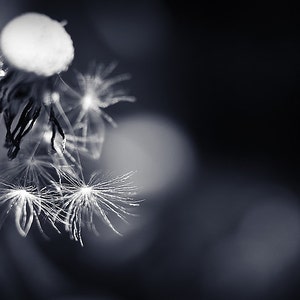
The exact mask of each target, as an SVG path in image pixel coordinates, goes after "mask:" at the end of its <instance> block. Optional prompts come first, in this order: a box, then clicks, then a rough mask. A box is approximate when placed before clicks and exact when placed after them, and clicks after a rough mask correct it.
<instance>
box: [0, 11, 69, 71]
mask: <svg viewBox="0 0 300 300" xmlns="http://www.w3.org/2000/svg"><path fill="white" fill-rule="evenodd" d="M0 47H1V50H2V53H3V56H4V58H5V60H6V61H7V62H8V63H9V64H10V65H11V66H13V67H14V68H17V69H20V70H23V71H25V72H30V73H31V72H32V73H34V74H36V75H38V76H46V77H48V76H52V75H54V74H56V73H60V72H62V71H65V70H67V68H68V66H69V65H70V63H71V62H72V60H73V58H74V48H73V42H72V40H71V37H70V36H69V34H68V33H67V32H66V30H65V28H64V27H63V26H62V24H61V23H59V22H58V21H55V20H52V19H51V18H49V17H48V16H46V15H43V14H38V13H25V14H23V15H21V16H18V17H16V18H14V19H13V20H11V21H10V22H9V23H8V24H7V25H6V26H5V27H4V28H3V30H2V33H1V38H0Z"/></svg>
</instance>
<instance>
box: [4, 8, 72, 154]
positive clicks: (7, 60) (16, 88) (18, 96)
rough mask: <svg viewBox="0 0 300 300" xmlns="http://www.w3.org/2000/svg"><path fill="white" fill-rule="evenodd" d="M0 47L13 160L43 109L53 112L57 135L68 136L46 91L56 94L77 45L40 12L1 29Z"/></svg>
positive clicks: (54, 22)
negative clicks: (61, 73)
mask: <svg viewBox="0 0 300 300" xmlns="http://www.w3.org/2000/svg"><path fill="white" fill-rule="evenodd" d="M0 47H1V52H2V54H3V60H4V65H5V66H6V65H7V71H6V72H5V74H4V76H3V77H2V79H1V81H0V113H3V117H4V122H5V126H6V130H7V133H6V142H5V146H6V147H7V148H8V157H9V158H10V159H13V158H15V157H16V156H17V154H18V152H19V150H20V144H21V140H22V139H23V137H24V136H25V135H26V134H27V133H28V132H30V130H31V129H32V127H33V125H34V124H35V122H36V121H37V119H38V118H39V116H40V114H41V110H42V108H44V110H45V111H47V113H48V115H49V121H50V123H51V124H52V131H53V136H55V133H56V131H58V132H59V134H60V135H62V136H64V133H63V130H62V127H61V126H60V124H59V122H58V118H57V116H56V112H55V110H54V108H53V105H52V102H50V103H49V102H47V101H45V94H46V93H49V92H50V94H51V95H52V94H53V93H52V91H54V90H55V81H56V80H57V76H56V75H57V74H59V73H60V72H63V71H65V70H67V68H68V66H69V65H70V63H71V62H72V60H73V57H74V48H73V43H72V40H71V38H70V36H69V35H68V33H67V32H66V31H65V29H64V27H63V26H62V24H61V23H59V22H57V21H55V20H52V19H50V18H49V17H47V16H45V15H42V14H38V13H26V14H23V15H21V16H19V17H16V18H15V19H13V20H12V21H10V22H9V23H8V24H7V25H6V26H5V27H4V28H3V30H2V32H1V38H0ZM2 70H3V69H2ZM2 74H3V72H2ZM13 126H14V128H13Z"/></svg>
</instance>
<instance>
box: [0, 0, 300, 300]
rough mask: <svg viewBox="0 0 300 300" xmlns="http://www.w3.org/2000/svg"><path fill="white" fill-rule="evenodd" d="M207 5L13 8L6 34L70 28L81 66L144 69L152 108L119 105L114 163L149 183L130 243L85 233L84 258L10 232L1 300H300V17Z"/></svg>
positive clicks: (251, 6) (142, 81)
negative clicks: (40, 21) (20, 20)
mask: <svg viewBox="0 0 300 300" xmlns="http://www.w3.org/2000/svg"><path fill="white" fill-rule="evenodd" d="M206 2H207V1H198V3H196V1H195V2H192V1H182V2H174V1H115V0H113V1H101V0H99V1H96V0H95V1H79V0H74V1H66V0H62V1H38V0H36V1H34V0H32V1H30V0H26V1H17V0H14V1H4V0H1V1H0V3H1V12H0V18H1V20H0V24H1V26H3V25H4V24H5V23H6V22H7V21H8V20H10V19H11V18H12V17H14V16H16V15H18V14H19V13H22V12H26V11H37V12H41V13H45V14H47V15H49V16H50V17H52V18H54V19H57V20H67V21H68V25H67V26H66V30H67V31H68V32H69V33H70V35H71V36H72V39H73V41H74V46H75V50H76V56H75V60H74V62H73V65H72V68H74V69H77V70H80V71H83V72H84V71H85V70H86V67H87V65H88V63H89V62H90V61H93V60H94V61H97V62H103V63H105V64H107V63H109V62H111V61H114V60H116V61H118V62H119V65H118V68H117V70H116V73H117V74H118V73H122V72H128V73H130V74H131V75H132V79H131V80H130V82H128V83H126V84H125V85H126V88H128V89H129V90H130V94H132V95H134V96H136V97H137V99H138V101H137V102H136V103H135V104H133V105H128V104H120V105H119V106H116V107H113V108H109V110H108V112H109V113H110V114H111V115H112V116H113V117H114V119H115V120H116V121H117V122H118V123H119V124H120V126H119V128H118V129H114V130H111V129H109V128H108V135H107V146H106V147H107V148H105V149H104V154H103V156H102V157H101V160H102V161H101V163H99V168H100V167H103V168H107V169H113V171H115V170H114V169H115V167H114V166H116V165H117V166H118V165H122V164H123V163H124V161H127V162H128V161H129V162H130V164H131V165H132V169H136V168H137V169H138V172H140V174H141V175H140V182H142V183H143V185H145V190H144V191H143V189H141V195H140V196H141V197H142V198H145V201H144V203H143V204H142V205H141V208H140V209H139V210H138V214H139V217H138V218H137V219H132V220H130V225H128V227H126V226H125V227H124V228H123V229H124V236H123V237H122V238H119V237H115V236H114V235H113V234H112V233H110V232H109V230H107V229H105V228H103V232H102V233H101V235H100V236H99V237H95V236H93V235H92V234H89V233H87V232H86V233H85V234H84V240H85V246H84V247H83V248H82V247H80V245H79V244H76V243H75V242H73V241H71V240H69V239H68V236H67V235H66V234H62V235H59V236H58V235H56V234H51V233H50V236H51V239H50V240H49V241H48V240H45V239H43V237H41V236H40V234H39V232H38V230H37V229H36V228H33V230H32V231H31V233H30V235H29V236H28V237H27V238H26V239H23V238H21V237H19V236H18V234H17V233H16V230H15V228H14V224H13V222H11V224H10V223H9V222H7V223H6V224H5V226H3V228H2V230H1V236H0V295H1V296H0V299H51V300H52V299H57V300H71V299H72V300H73V299H76V300H79V299H86V300H89V299H91V300H92V299H101V300H102V299H105V300H110V299H151V300H152V299H191V300H193V299H201V300H202V299H203V300H210V299H211V300H214V299H293V298H295V299H297V298H298V297H299V294H300V291H299V287H298V286H299V280H300V272H299V267H300V206H299V205H300V201H299V195H300V194H299V193H300V191H299V182H300V158H299V157H300V156H299V152H300V143H299V139H300V124H299V121H298V120H299V115H300V104H299V103H300V85H299V82H300V11H299V9H298V8H297V7H295V5H290V4H289V3H288V2H280V3H276V2H269V3H267V2H257V3H255V2H249V1H242V2H241V3H231V2H228V1H213V2H212V1H210V2H209V3H206ZM72 74H73V73H72V71H70V72H69V73H68V74H66V75H64V76H65V77H64V78H65V79H66V80H69V82H71V83H72V80H74V78H73V75H72ZM122 125H123V126H122ZM138 129H139V130H138ZM115 130H117V131H115ZM116 132H118V133H116ZM124 136H125V137H126V141H127V142H128V141H130V143H129V144H126V145H125V143H123V144H122V142H119V141H120V139H122V138H123V137H124ZM110 137H111V139H110ZM169 137H170V139H169ZM118 146H119V147H118ZM126 149H129V150H130V151H126ZM131 151H132V152H131ZM111 153H113V154H111ZM137 154H139V156H138V155H137ZM149 157H150V158H149ZM136 161H138V163H136ZM145 161H146V162H145ZM135 163H136V164H135ZM86 165H87V166H88V167H89V168H92V163H91V162H88V161H87V162H86ZM153 165H155V167H153ZM123 166H124V168H126V167H128V166H127V165H126V164H125V165H122V167H123ZM139 168H140V169H141V170H139ZM147 168H149V170H148V169H147ZM121 169H122V168H121V167H120V169H118V167H116V170H117V171H120V170H121ZM148 171H149V172H148ZM155 178H159V182H158V181H157V180H156V181H155ZM160 178H161V179H160ZM160 183H161V185H160ZM158 186H159V187H158ZM102 226H103V225H102ZM120 226H121V225H120ZM103 227H104V226H103Z"/></svg>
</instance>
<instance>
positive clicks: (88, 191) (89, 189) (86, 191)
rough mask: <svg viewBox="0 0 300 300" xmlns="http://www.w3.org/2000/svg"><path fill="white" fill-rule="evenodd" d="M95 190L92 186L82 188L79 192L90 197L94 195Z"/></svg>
mask: <svg viewBox="0 0 300 300" xmlns="http://www.w3.org/2000/svg"><path fill="white" fill-rule="evenodd" d="M92 190H93V188H92V187H91V186H83V187H82V188H80V189H79V192H80V193H81V194H82V195H83V196H90V195H91V193H92Z"/></svg>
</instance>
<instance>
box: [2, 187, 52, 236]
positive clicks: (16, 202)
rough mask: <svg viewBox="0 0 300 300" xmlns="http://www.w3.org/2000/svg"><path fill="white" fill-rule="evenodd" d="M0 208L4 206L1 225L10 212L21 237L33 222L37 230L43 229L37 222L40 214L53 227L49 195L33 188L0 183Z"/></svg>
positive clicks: (26, 232) (44, 191)
mask: <svg viewBox="0 0 300 300" xmlns="http://www.w3.org/2000/svg"><path fill="white" fill-rule="evenodd" d="M0 206H5V207H6V208H5V210H4V211H3V216H2V219H1V224H2V223H3V222H4V220H5V219H6V217H7V216H8V214H9V213H10V212H12V211H13V212H14V218H15V224H16V228H17V230H18V232H19V233H20V235H22V236H24V237H25V236H27V234H28V232H29V230H30V228H31V225H32V224H33V221H35V222H36V224H37V225H38V228H39V230H40V231H41V232H42V233H43V229H42V226H41V223H40V220H39V217H40V216H41V214H43V215H44V216H45V217H46V219H47V220H48V221H49V222H50V223H51V224H52V225H53V227H54V228H55V229H57V228H56V226H55V225H54V221H55V219H56V218H57V213H56V210H55V209H54V206H53V203H52V202H51V200H50V198H49V193H48V192H47V191H46V190H45V189H43V190H39V191H38V189H37V188H36V187H34V186H24V185H13V184H5V183H2V185H1V188H0Z"/></svg>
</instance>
